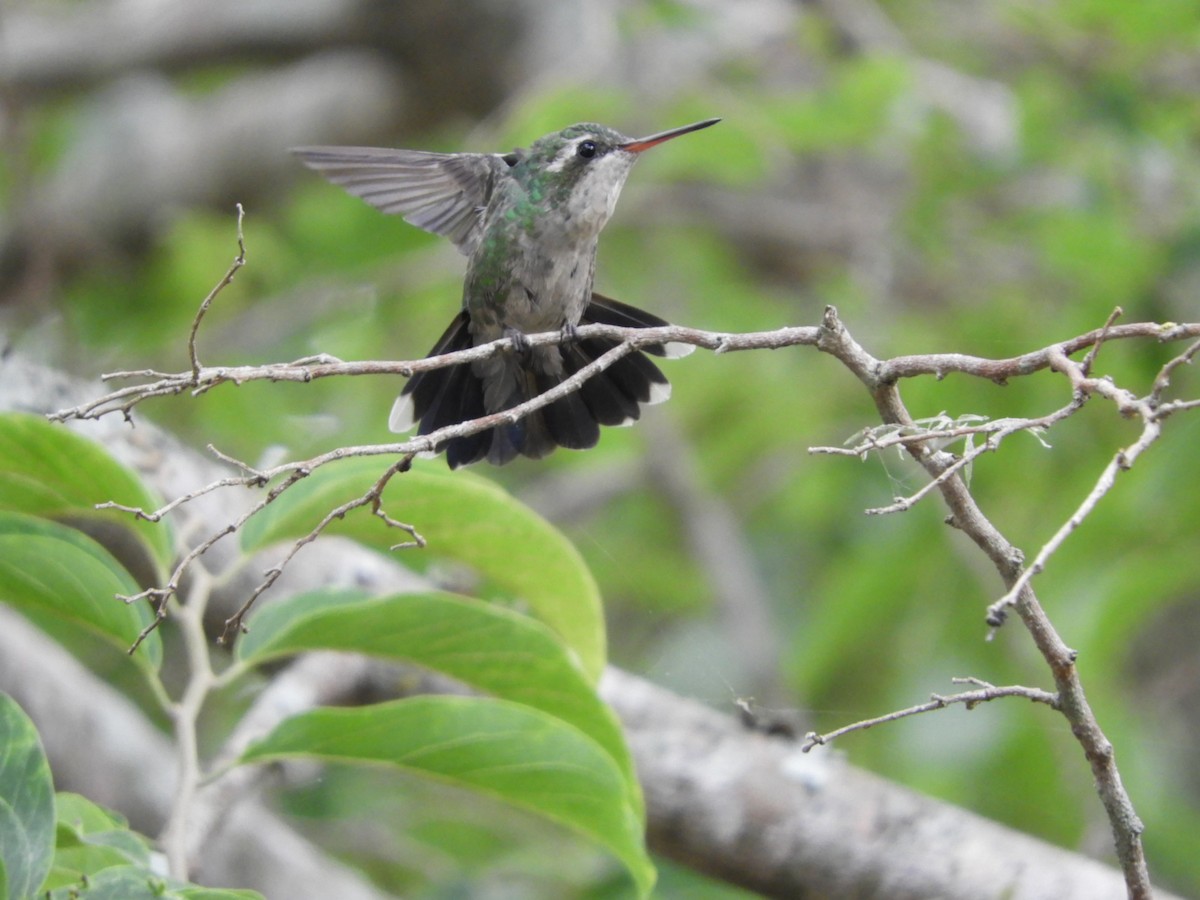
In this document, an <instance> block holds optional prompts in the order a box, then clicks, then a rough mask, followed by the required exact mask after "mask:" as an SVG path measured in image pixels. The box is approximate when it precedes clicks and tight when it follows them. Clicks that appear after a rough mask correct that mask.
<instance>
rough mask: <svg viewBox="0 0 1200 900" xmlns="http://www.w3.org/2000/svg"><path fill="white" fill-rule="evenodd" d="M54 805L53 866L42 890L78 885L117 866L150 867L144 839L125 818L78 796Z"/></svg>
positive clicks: (63, 796)
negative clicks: (54, 838)
mask: <svg viewBox="0 0 1200 900" xmlns="http://www.w3.org/2000/svg"><path fill="white" fill-rule="evenodd" d="M54 802H55V810H56V815H57V818H58V828H57V839H56V842H55V849H54V865H53V867H52V869H51V872H50V875H49V877H48V878H47V879H46V881H45V882H44V883H43V885H42V890H53V889H55V888H59V887H65V886H68V885H76V884H79V883H80V882H81V881H82V880H83V878H85V877H86V878H88V879H91V878H92V877H94V876H95V875H96V874H97V873H98V872H100V871H102V870H104V869H108V868H112V867H114V866H127V865H131V864H132V865H136V866H140V867H142V868H148V867H149V865H150V852H149V850H148V849H147V847H146V844H145V842H144V840H143V839H142V838H141V837H139V836H138V835H136V834H134V833H133V832H132V831H130V830H129V825H128V823H127V822H126V821H125V819H124V817H123V816H121V815H119V814H117V813H114V812H110V811H109V810H106V809H104V808H103V807H101V806H97V805H96V804H95V803H93V802H92V801H91V800H88V799H87V798H86V797H82V796H80V795H79V794H71V793H66V792H62V793H59V794H57V795H56V796H55V798H54Z"/></svg>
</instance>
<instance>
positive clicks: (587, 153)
mask: <svg viewBox="0 0 1200 900" xmlns="http://www.w3.org/2000/svg"><path fill="white" fill-rule="evenodd" d="M575 152H576V153H578V154H579V155H580V156H582V157H583V158H584V159H591V158H592V157H593V156H595V155H596V142H595V141H580V142H579V146H578V147H577V148H576V149H575Z"/></svg>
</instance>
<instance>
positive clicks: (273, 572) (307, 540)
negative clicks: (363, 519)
mask: <svg viewBox="0 0 1200 900" xmlns="http://www.w3.org/2000/svg"><path fill="white" fill-rule="evenodd" d="M411 464H412V455H411V454H409V455H407V456H405V457H404V458H403V459H401V460H400V461H399V462H396V463H393V464H392V465H390V466H388V468H387V470H386V471H385V472H384V473H383V475H381V476H380V477H379V479H378V480H377V481H376V482H375V483H374V484H373V485H371V487H370V489H369V490H367V492H366V493H364V494H363V495H362V496H360V497H356V498H355V499H353V500H349V501H347V502H346V503H343V504H342V505H341V506H337V507H335V508H333V509H331V510H330V511H329V512H328V513H326V514H325V517H324V518H322V519H321V521H320V522H318V523H317V524H316V526H315V527H314V528H313V529H312V530H311V531H310V532H309V533H308V534H306V535H304V537H302V538H300V539H299V540H297V541H295V542H294V543H293V544H292V546H291V547H290V548H289V549H288V551H287V553H286V554H285V555H284V557H283V559H282V560H280V561H279V562H278V563H276V564H275V565H274V566H272V567H271V568H270V569H268V570H267V571H266V572H265V573H263V574H264V575H265V577H264V579H263V581H262V582H261V583H260V584H259V585H258V587H256V588H255V589H254V590H253V591H252V592H251V594H250V596H249V597H248V598H247V599H246V602H245V603H243V604H242V605H241V607H240V608H239V609H238V610H237V612H235V613H234V614H233V615H232V616H230V617H229V618H228V619H226V620H225V630H224V631H223V632H222V633H221V636H220V637H219V638H218V639H217V642H218V643H222V644H223V643H227V642H229V641H231V640H232V639H233V636H234V635H235V634H239V633H244V632H245V631H246V627H245V625H243V624H242V622H243V620H244V619H245V617H246V614H247V613H248V612H249V611H250V607H251V606H253V605H254V601H255V600H257V599H258V598H259V597H260V596H262V594H263V593H264V592H265V591H267V589H268V588H270V587H271V585H273V584H274V583H275V582H276V581H277V580H278V578H279V576H280V575H282V574H283V570H284V569H285V568H286V567H287V564H288V563H289V562H291V561H292V558H293V557H295V555H296V554H297V553H299V552H300V548H301V547H304V546H305V545H307V544H311V543H312V542H313V541H315V540H316V539H317V538H318V537H320V536H321V534H322V533H323V532H324V531H325V529H326V528H328V527H329V525H330V524H331V523H333V522H334V520H336V519H343V518H345V517H346V514H347V513H348V512H350V511H351V510H354V509H358V508H359V507H362V506H366V505H368V504H370V505H371V508H372V511H373V512H374V514H375V515H377V516H378V517H379V518H381V519H383V521H384V523H386V524H387V525H388V526H389V527H391V528H399V529H401V530H403V531H406V532H408V534H409V535H410V536H411V537H412V540H411V541H404V542H402V543H398V544H393V545H392V549H393V550H402V549H406V548H410V547H417V548H419V547H424V546H425V538H423V537H421V535H420V533H418V531H417V529H416V528H415V527H414V526H412V525H407V524H405V523H404V522H400V521H397V520H396V519H393V518H392V517H391V516H389V515H388V514H387V513H385V512H384V511H383V490H384V488H386V487H387V485H388V482H389V481H391V480H392V477H393V476H394V475H396V474H397V473H398V472H407V471H408V468H409V466H410V465H411Z"/></svg>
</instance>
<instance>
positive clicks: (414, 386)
mask: <svg viewBox="0 0 1200 900" xmlns="http://www.w3.org/2000/svg"><path fill="white" fill-rule="evenodd" d="M719 121H720V120H719V119H706V120H704V121H702V122H695V123H693V124H691V125H684V126H683V127H681V128H673V129H671V130H669V131H662V132H659V133H657V134H652V135H650V136H648V137H643V138H629V137H626V136H625V135H623V134H621V133H619V132H617V131H615V130H614V129H612V128H608V127H605V126H603V125H597V124H593V123H581V124H577V125H571V126H570V127H568V128H564V129H562V130H561V131H556V132H553V133H551V134H548V135H546V136H544V137H542V138H540V139H538V140H537V141H534V143H533V144H531V145H530V146H529V147H528V148H526V149H518V150H514V151H513V152H511V153H504V154H500V153H433V152H427V151H423V150H392V149H383V148H375V147H298V148H295V149H294V150H293V151H292V152H293V153H295V154H296V155H297V156H299V157H300V159H301V160H302V161H303V162H304V164H305V165H307V166H309V167H310V168H312V169H314V170H315V171H317V172H318V173H320V174H321V175H323V176H324V177H325V178H327V179H328V180H329V181H331V182H333V183H334V184H337V185H340V186H341V187H343V188H345V189H346V190H347V191H349V192H350V193H351V194H354V195H355V196H357V197H360V198H361V199H363V200H365V201H366V202H367V203H370V204H371V205H372V206H374V207H376V208H377V209H379V210H381V211H382V212H384V213H398V214H400V215H401V216H403V218H404V219H405V221H407V222H408V223H409V224H411V225H415V226H417V227H418V228H422V229H424V230H426V231H429V232H432V233H434V234H439V235H444V236H445V237H448V238H449V239H450V240H451V241H453V242H454V245H455V246H456V247H457V248H458V249H459V251H460V252H462V253H463V254H464V255H466V256H467V257H468V262H467V271H466V278H465V281H464V284H463V295H462V308H461V310H460V311H459V313H458V315H457V316H455V317H454V320H453V321H452V322H451V323H450V326H449V327H448V328H447V329H446V331H445V333H444V334H443V335H442V336H441V338H440V339H439V340H438V341H437V343H436V344H435V345H434V346H433V349H432V350H430V352H429V354H428V355H429V356H434V355H438V354H442V353H450V352H452V351H456V350H465V349H467V348H469V347H472V346H476V345H480V344H486V343H489V342H491V341H494V340H497V339H498V338H502V337H507V338H509V339H510V340H511V342H512V348H511V349H509V348H506V349H504V350H502V351H500V352H498V353H496V354H494V355H492V356H490V357H488V358H487V359H483V360H479V361H476V362H473V363H466V364H460V365H455V366H449V367H445V368H441V369H435V370H432V371H428V372H419V373H417V374H415V375H413V376H412V378H410V379H409V381H408V384H407V385H405V387H404V389H403V391H402V392H401V394H400V396H399V398H398V399H397V400H396V403H395V405H394V406H393V408H392V413H391V416H390V418H389V420H388V427H389V428H390V429H391V430H392V431H393V432H397V433H403V432H406V431H409V430H411V429H412V427H413V426H414V425H418V424H419V428H418V434H422V435H423V434H430V433H432V432H434V431H436V430H438V429H439V428H443V427H445V426H447V425H455V424H459V423H461V422H465V421H469V420H471V419H475V418H479V417H481V416H484V415H487V414H490V413H496V412H502V411H504V410H507V409H511V408H512V407H514V406H517V405H518V404H520V403H523V402H525V401H527V400H530V399H532V398H534V397H536V396H538V395H539V394H542V393H544V392H546V391H548V390H550V389H551V388H553V387H554V386H555V385H557V384H559V383H560V382H562V381H563V380H564V379H566V378H568V377H570V376H571V375H573V374H574V373H575V372H578V371H579V370H580V369H581V368H583V367H584V366H586V365H587V364H588V363H590V362H592V361H593V360H595V359H597V358H598V357H600V356H601V355H602V354H604V353H605V352H607V351H608V350H610V349H612V348H613V347H615V346H617V344H618V343H619V342H618V341H614V340H610V339H607V338H580V337H578V335H577V334H576V329H577V328H578V326H580V325H585V324H590V323H601V324H605V325H617V326H624V327H633V328H655V327H659V326H662V325H666V324H668V323H667V322H666V321H665V320H663V319H660V318H659V317H658V316H655V315H653V314H651V313H648V312H645V311H643V310H640V309H637V308H636V307H633V306H630V305H628V304H626V303H622V302H620V301H618V300H614V299H612V298H610V297H605V296H603V295H601V294H597V293H595V292H593V290H592V283H593V281H594V279H595V272H596V246H597V244H598V242H599V237H600V231H601V230H602V229H603V228H604V225H605V224H606V223H607V222H608V220H609V217H610V216H612V213H613V209H614V207H615V206H616V203H617V197H618V196H619V195H620V193H621V188H622V187H623V186H624V184H625V179H626V178H627V177H628V175H629V172H630V170H631V169H632V168H633V165H634V163H635V162H636V161H637V160H638V158H639V156H640V155H641V154H642V153H644V152H645V151H646V150H649V149H650V148H651V147H657V146H658V145H659V144H662V143H663V142H665V141H669V140H671V139H673V138H676V137H679V136H681V135H684V134H689V133H691V132H693V131H699V130H700V129H701V128H708V127H709V126H710V125H714V124H716V123H717V122H719ZM555 330H557V331H560V332H561V333H562V340H561V341H560V343H558V344H555V345H543V346H538V347H533V346H531V345H530V344H529V341H528V340H527V338H526V335H529V334H536V333H538V332H543V331H555ZM677 348H678V349H677ZM692 349H693V348H692V347H690V346H686V345H678V344H665V345H664V344H655V345H650V346H646V347H644V348H642V350H644V351H645V352H644V353H643V352H641V351H634V352H632V353H629V354H627V355H626V356H624V357H622V358H621V359H619V360H618V361H617V362H615V363H614V364H612V365H611V366H609V367H608V368H607V369H605V370H604V371H602V372H600V373H598V374H596V375H594V376H593V377H591V378H590V379H588V380H587V381H586V382H585V383H584V385H583V387H582V388H581V389H580V390H579V391H576V392H573V393H570V394H568V395H566V396H565V397H562V398H560V399H559V400H556V401H554V402H553V403H551V404H549V405H547V406H544V407H542V408H541V409H539V410H537V411H535V412H534V413H532V414H530V415H528V416H526V417H524V418H522V419H520V420H519V421H517V422H513V423H505V424H502V425H497V426H495V427H493V428H489V429H487V430H485V431H480V432H477V433H476V434H472V435H468V436H466V437H455V438H451V439H449V440H446V441H443V442H442V443H441V444H439V445H438V446H437V447H435V448H434V449H435V451H440V450H442V449H445V451H446V460H447V462H448V464H449V466H450V468H451V469H455V468H458V467H459V466H463V465H468V464H470V463H474V462H478V461H480V460H484V459H486V460H487V461H488V462H490V463H492V464H494V465H503V464H504V463H507V462H510V461H511V460H513V459H515V458H516V457H517V456H526V457H529V458H531V459H540V458H542V457H544V456H546V455H547V454H549V453H550V452H552V451H553V450H554V449H555V448H556V447H565V448H571V449H587V448H590V447H594V446H595V445H596V443H597V442H598V441H599V439H600V426H601V425H630V424H632V423H633V422H634V420H636V419H637V418H638V417H639V415H640V412H641V406H642V405H650V404H654V403H661V402H662V401H664V400H666V399H667V398H668V397H669V396H670V392H671V390H670V384H669V383H668V381H667V379H666V377H665V376H664V375H663V374H662V372H661V371H660V370H659V369H658V367H657V366H656V365H655V364H654V363H653V362H651V361H650V360H649V359H648V358H647V357H646V355H645V354H646V353H649V354H651V355H653V356H659V357H672V356H683V355H686V353H687V352H691V350H692Z"/></svg>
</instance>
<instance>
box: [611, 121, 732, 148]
mask: <svg viewBox="0 0 1200 900" xmlns="http://www.w3.org/2000/svg"><path fill="white" fill-rule="evenodd" d="M720 121H721V120H720V119H705V120H704V121H703V122H694V123H692V124H691V125H684V126H683V127H682V128H672V129H671V130H670V131H660V132H659V133H658V134H652V135H650V137H644V138H638V139H636V140H633V141H626V142H625V143H624V144H620V145H618V146H619V147H620V149H622V150H627V151H629V152H630V153H641V152H642V151H643V150H649V149H650V148H651V147H657V146H658V145H659V144H661V143H662V142H663V141H669V140H670V139H671V138H677V137H679V136H680V135H681V134H688V133H689V132H692V131H699V130H700V129H701V128H707V127H708V126H709V125H716V124H717V123H718V122H720Z"/></svg>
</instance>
